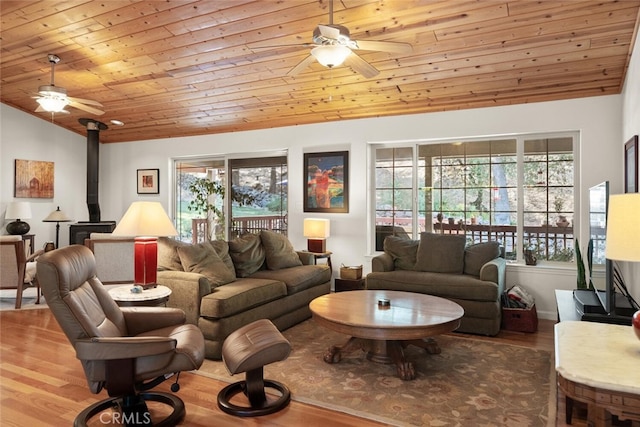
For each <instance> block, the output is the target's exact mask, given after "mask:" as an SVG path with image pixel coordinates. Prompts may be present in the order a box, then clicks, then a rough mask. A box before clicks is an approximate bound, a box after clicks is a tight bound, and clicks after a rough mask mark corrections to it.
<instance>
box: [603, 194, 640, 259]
mask: <svg viewBox="0 0 640 427" xmlns="http://www.w3.org/2000/svg"><path fill="white" fill-rule="evenodd" d="M638 212H640V193H627V194H615V195H611V196H610V197H609V209H608V213H607V240H606V248H605V256H606V257H607V258H608V259H611V260H616V261H633V262H638V261H640V221H639V217H638Z"/></svg>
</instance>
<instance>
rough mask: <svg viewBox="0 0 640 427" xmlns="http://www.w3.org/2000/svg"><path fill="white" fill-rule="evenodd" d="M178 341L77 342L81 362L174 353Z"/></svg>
mask: <svg viewBox="0 0 640 427" xmlns="http://www.w3.org/2000/svg"><path fill="white" fill-rule="evenodd" d="M176 344H177V341H176V340H175V339H174V338H168V337H94V338H90V339H82V340H77V341H76V343H75V349H76V357H77V358H78V359H80V360H114V359H135V358H137V357H144V356H155V355H158V354H163V353H168V352H171V351H174V350H175V348H176Z"/></svg>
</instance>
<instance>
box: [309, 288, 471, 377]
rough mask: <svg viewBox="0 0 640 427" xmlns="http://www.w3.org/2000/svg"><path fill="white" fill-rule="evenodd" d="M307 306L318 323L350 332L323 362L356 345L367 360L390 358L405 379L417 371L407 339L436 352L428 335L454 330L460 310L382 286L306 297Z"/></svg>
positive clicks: (449, 303) (439, 300)
mask: <svg viewBox="0 0 640 427" xmlns="http://www.w3.org/2000/svg"><path fill="white" fill-rule="evenodd" d="M381 299H387V300H389V306H388V307H384V306H380V305H379V304H378V301H379V300H381ZM309 308H310V309H311V313H312V314H313V319H314V320H315V321H316V322H318V324H320V325H322V326H324V327H326V328H328V329H331V330H334V331H336V332H340V333H343V334H346V335H350V336H351V338H349V339H348V340H347V342H346V343H345V344H344V345H342V346H335V345H334V346H331V347H330V348H329V350H328V351H327V353H326V354H325V355H324V361H325V362H327V363H337V362H339V361H340V359H341V353H343V352H349V351H353V350H358V349H361V350H364V351H366V352H367V359H369V360H371V361H374V362H379V363H394V364H395V365H396V367H397V370H398V376H399V377H400V378H402V379H403V380H405V381H407V380H412V379H414V378H415V377H416V373H415V369H414V366H413V363H411V362H409V361H407V360H406V359H405V356H404V351H403V349H404V348H406V347H407V346H408V345H409V344H411V345H416V346H418V347H421V348H424V349H425V350H427V352H429V353H431V354H437V353H440V347H438V344H437V343H436V342H435V340H434V339H433V338H432V337H434V336H436V335H440V334H443V333H446V332H451V331H454V330H456V329H457V328H458V327H459V326H460V319H461V318H462V316H463V314H464V310H463V309H462V307H460V306H459V305H458V304H456V303H454V302H452V301H449V300H447V299H444V298H438V297H434V296H430V295H423V294H416V293H412V292H400V291H384V290H376V291H374V290H366V291H350V292H339V293H332V294H327V295H323V296H321V297H318V298H316V299H314V300H313V301H311V303H310V304H309Z"/></svg>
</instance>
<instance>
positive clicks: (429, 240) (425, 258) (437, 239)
mask: <svg viewBox="0 0 640 427" xmlns="http://www.w3.org/2000/svg"><path fill="white" fill-rule="evenodd" d="M465 244H466V238H465V236H464V234H434V233H426V232H425V233H420V243H419V245H418V254H417V256H416V267H415V270H418V271H430V272H433V273H453V274H462V272H463V271H464V246H465Z"/></svg>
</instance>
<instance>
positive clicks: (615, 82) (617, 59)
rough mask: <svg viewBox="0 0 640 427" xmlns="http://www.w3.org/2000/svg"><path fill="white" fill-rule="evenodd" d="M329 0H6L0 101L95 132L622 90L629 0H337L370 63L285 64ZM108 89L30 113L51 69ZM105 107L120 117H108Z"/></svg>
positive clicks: (630, 26) (79, 87) (190, 131)
mask: <svg viewBox="0 0 640 427" xmlns="http://www.w3.org/2000/svg"><path fill="white" fill-rule="evenodd" d="M329 6H330V4H329V2H328V0H215V1H213V0H175V1H174V0H167V1H153V0H151V1H133V0H132V1H119V0H109V1H104V0H101V1H83V0H75V1H72V0H65V1H56V0H44V1H26V0H25V1H10V0H2V1H1V2H0V8H1V13H2V22H1V25H2V28H1V30H0V37H1V50H0V62H1V67H0V73H1V84H2V86H1V88H0V93H1V99H0V100H1V101H2V102H3V103H5V104H7V105H10V106H13V107H16V108H18V109H20V110H23V111H25V112H27V113H30V114H33V115H36V116H38V117H41V118H42V119H43V120H53V121H54V122H55V123H56V124H58V125H60V126H62V127H64V128H67V129H70V130H72V131H74V132H77V133H79V134H82V135H84V134H86V130H85V127H84V126H83V125H81V124H80V123H78V119H79V118H83V117H88V118H94V119H97V120H100V121H102V122H104V123H106V124H108V125H109V128H110V129H109V131H108V132H102V133H101V142H103V143H110V142H123V141H136V140H142V139H157V138H167V137H178V136H189V135H201V134H212V133H221V132H234V131H241V130H250V129H263V128H270V127H279V126H291V125H299V124H306V123H320V122H331V121H335V120H345V119H354V118H365V117H381V116H389V115H398V114H413V113H424V112H433V111H445V110H458V109H467V108H476V107H486V106H496V105H511V104H520V103H529V102H538V101H550V100H560V99H568V98H580V97H587V96H596V95H607V94H617V93H620V91H621V89H622V84H623V82H624V78H625V72H626V69H627V66H628V63H629V57H630V54H631V50H632V48H633V46H632V44H633V40H634V39H635V32H636V31H638V23H639V22H640V18H639V9H640V1H638V0H619V1H609V0H597V1H594V0H584V1H580V0H567V1H561V0H542V1H531V0H512V1H507V0H503V1H499V0H478V1H465V0H443V1H435V0H423V1H419V0H335V2H334V4H333V12H334V19H333V20H334V23H335V24H341V25H344V26H346V27H347V28H349V30H350V31H351V39H355V40H358V41H391V42H403V43H410V44H411V45H412V46H413V51H412V52H411V53H387V52H375V51H365V50H358V51H357V53H358V55H359V56H360V57H361V58H362V59H364V60H366V61H367V62H369V63H370V64H372V65H373V66H374V67H375V68H377V69H378V70H379V74H378V75H376V76H374V77H371V78H365V77H363V76H362V75H361V74H359V73H357V72H355V71H354V70H353V69H352V68H351V67H349V66H346V65H342V66H339V67H335V68H333V69H331V70H330V69H328V68H325V67H323V66H321V65H320V64H318V63H316V62H314V63H312V64H311V65H310V66H309V67H307V68H305V69H303V70H302V71H301V72H300V73H298V74H297V75H295V76H291V75H288V72H289V71H290V70H291V69H292V68H293V67H295V66H296V65H297V64H298V63H299V62H300V61H302V60H304V59H305V58H306V57H307V56H308V55H309V51H310V47H309V46H304V44H308V43H311V42H312V36H313V30H314V29H315V28H316V26H317V25H318V24H328V23H329ZM48 54H56V55H58V56H59V57H60V58H61V61H60V63H59V64H58V65H56V68H55V85H56V86H57V87H63V88H66V90H67V92H68V95H69V96H71V97H78V98H85V99H91V100H95V101H98V102H100V103H101V104H103V105H104V111H105V114H104V115H101V116H96V115H93V114H90V113H87V112H84V111H82V110H78V109H76V108H73V107H69V108H68V111H69V112H70V114H60V113H56V114H54V115H53V117H52V116H51V114H49V113H36V112H34V110H35V109H36V107H37V106H38V104H37V103H36V100H35V99H34V98H33V96H35V95H36V94H37V92H38V88H39V86H41V85H48V84H49V83H50V64H49V62H48V59H47V55H48ZM113 119H116V120H121V121H123V122H124V126H114V125H112V124H110V121H111V120H113Z"/></svg>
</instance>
